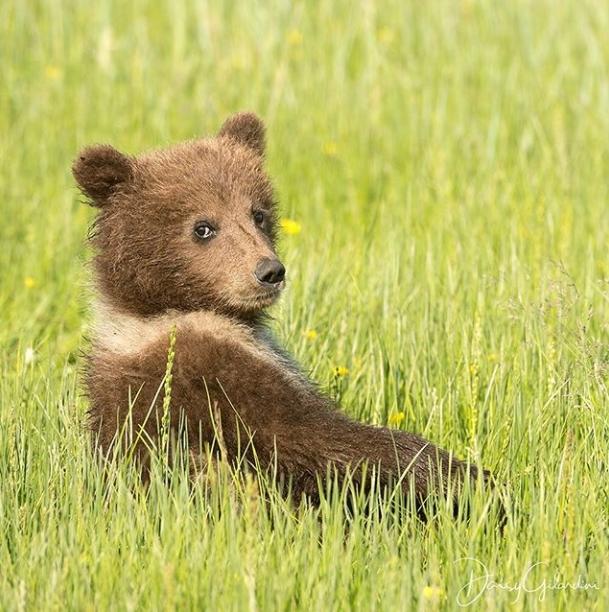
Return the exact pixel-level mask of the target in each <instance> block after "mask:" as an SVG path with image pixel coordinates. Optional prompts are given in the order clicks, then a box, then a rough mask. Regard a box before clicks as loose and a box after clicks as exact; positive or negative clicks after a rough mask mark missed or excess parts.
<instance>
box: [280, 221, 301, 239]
mask: <svg viewBox="0 0 609 612" xmlns="http://www.w3.org/2000/svg"><path fill="white" fill-rule="evenodd" d="M279 225H280V226H281V229H282V230H283V233H284V234H288V235H289V236H294V235H296V234H300V230H301V229H302V227H301V225H300V223H298V221H294V219H281V221H279Z"/></svg>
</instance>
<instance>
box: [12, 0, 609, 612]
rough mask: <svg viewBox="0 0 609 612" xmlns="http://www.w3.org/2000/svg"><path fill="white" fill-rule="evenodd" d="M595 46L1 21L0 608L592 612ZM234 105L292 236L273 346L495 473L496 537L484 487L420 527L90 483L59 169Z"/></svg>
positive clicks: (17, 10)
mask: <svg viewBox="0 0 609 612" xmlns="http://www.w3.org/2000/svg"><path fill="white" fill-rule="evenodd" d="M608 30H609V8H608V7H607V5H606V3H602V2H600V1H599V2H593V1H592V0H584V1H581V2H580V1H576V0H572V1H564V2H555V1H554V0H545V1H539V2H536V1H533V0H531V1H530V2H524V1H519V0H517V1H515V2H490V1H488V2H486V1H485V2H482V1H480V2H478V1H475V0H472V1H462V2H456V1H452V0H451V1H448V0H447V1H443V2H415V1H412V2H410V1H409V2H405V1H404V0H387V1H384V2H372V1H368V2H362V3H353V2H348V1H347V0H336V1H333V2H329V1H327V2H298V3H290V2H287V1H281V0H271V1H268V2H258V1H252V2H243V3H238V4H237V3H232V2H228V1H227V2H225V3H216V2H213V3H211V2H210V3H208V2H184V1H182V0H172V1H171V2H169V1H167V2H156V3H146V2H142V1H140V0H136V1H135V2H131V3H127V2H109V1H103V2H94V3H77V2H67V1H64V2H62V1H60V0H48V1H47V2H34V1H28V2H18V1H16V0H13V1H11V0H8V1H6V2H3V3H2V4H0V78H1V82H2V87H1V88H0V167H1V169H2V170H1V172H0V210H1V211H2V215H1V222H0V245H1V248H0V609H8V610H13V609H15V610H17V609H33V610H35V609H65V608H66V607H67V608H69V609H117V610H132V609H138V610H139V609H159V608H167V609H192V608H200V609H210V610H216V609H218V610H241V609H256V608H257V609H260V610H274V609H280V610H291V609H320V610H321V609H328V610H345V609H348V608H354V609H359V610H368V609H379V610H408V609H421V610H430V609H455V608H456V607H457V595H458V592H459V590H460V589H461V588H462V587H463V586H464V585H465V584H466V583H467V581H468V580H469V579H470V577H471V574H470V572H471V573H473V575H480V571H479V568H477V567H475V566H474V565H472V562H470V564H469V565H467V564H466V563H463V562H458V561H457V560H458V559H459V558H462V557H472V558H475V559H477V560H479V561H480V562H481V563H484V564H485V565H486V566H487V567H488V571H489V572H490V573H492V574H493V577H494V579H495V580H496V581H498V582H502V583H512V584H513V583H516V582H518V581H519V580H520V579H521V577H522V575H523V573H524V572H526V570H527V568H528V567H529V566H530V565H532V564H535V563H538V562H539V563H542V564H543V565H539V566H537V567H535V568H534V569H533V571H532V573H531V575H530V579H529V581H528V583H527V584H528V587H529V588H534V587H536V586H540V585H543V584H544V581H545V582H546V584H547V585H548V586H551V584H552V583H553V582H554V581H555V579H556V577H557V576H558V579H559V580H560V581H562V582H576V581H577V579H578V577H580V576H581V577H582V579H583V581H585V582H588V583H591V584H595V585H596V586H597V588H596V589H588V590H583V589H580V590H574V589H570V588H567V589H559V590H551V589H548V590H547V591H546V592H545V593H544V592H542V591H537V592H533V593H527V592H524V591H520V592H519V593H514V592H506V591H505V590H502V589H499V588H495V589H489V590H487V591H486V592H485V593H484V595H483V596H482V598H481V599H480V600H479V601H478V602H476V604H474V605H473V606H472V609H488V608H497V609H507V608H510V609H546V610H556V609H564V610H571V609H584V608H586V609H596V610H605V609H608V608H609V585H608V584H607V576H609V536H608V533H607V523H608V520H609V516H608V507H609V487H608V484H607V482H608V479H607V469H608V467H609V456H608V455H609V426H608V416H607V415H608V412H607V407H608V401H607V385H608V384H609V329H608V323H609V282H608V281H609V253H608V245H609V214H608V212H607V206H608V204H609V197H608V196H609V180H608V176H609V144H608V139H607V134H609V113H608V112H607V109H608V108H609V80H608V77H607V74H608V70H609V38H608V37H607V31H608ZM240 109H251V110H255V111H257V112H259V113H260V114H261V115H262V116H263V117H264V118H265V119H266V121H267V124H268V139H269V151H268V166H269V169H270V172H271V173H272V175H273V177H274V179H275V182H276V186H277V189H278V193H279V196H280V200H281V206H282V211H283V215H284V216H285V217H287V218H291V219H294V220H296V221H298V222H299V223H300V224H301V227H302V231H301V232H300V233H298V234H295V235H285V236H284V237H283V239H282V248H281V250H282V254H283V257H284V259H285V262H286V264H287V267H288V273H289V281H290V284H289V290H288V291H287V292H286V295H285V297H284V299H283V302H282V304H281V305H280V306H278V307H277V308H276V309H275V314H276V323H275V327H276V329H277V333H278V335H279V336H280V338H281V339H282V340H283V341H284V342H285V344H286V345H287V346H288V347H289V349H290V350H291V351H292V352H294V353H295V354H296V356H297V357H298V358H299V359H300V360H301V361H302V362H303V363H304V364H305V366H306V368H308V369H310V370H311V371H312V373H313V375H314V376H315V378H316V379H317V380H319V381H320V382H321V384H322V385H323V386H324V388H327V389H328V390H331V392H332V393H334V394H336V395H338V396H339V397H340V399H341V402H342V404H343V406H344V407H345V410H346V411H347V412H349V413H350V414H352V415H354V416H356V417H357V418H361V419H365V420H367V421H371V422H375V423H387V422H388V420H389V419H390V416H391V415H393V417H392V420H393V422H396V421H397V420H399V417H398V418H396V417H395V414H394V413H397V412H399V413H401V412H403V413H404V418H403V420H402V421H401V423H400V425H399V426H400V427H402V428H405V429H410V430H413V431H417V432H420V433H423V434H424V435H426V436H427V437H429V438H430V439H432V440H434V441H435V442H437V443H438V444H441V445H443V446H444V447H446V448H450V449H452V450H454V451H455V452H456V453H457V454H458V455H460V456H467V457H470V458H472V459H473V460H476V461H481V462H482V463H483V464H484V465H485V466H487V467H489V468H491V469H492V470H493V471H494V472H495V473H496V474H497V476H498V477H499V478H500V479H501V480H502V481H503V482H504V483H505V498H506V505H507V509H508V522H507V526H506V529H505V531H504V534H503V536H501V535H499V534H498V533H497V532H496V531H495V530H493V529H492V526H491V527H489V526H488V519H487V518H485V515H486V508H485V504H484V497H483V496H477V497H475V499H474V500H473V502H472V503H473V517H472V521H471V522H470V523H468V524H465V523H463V522H461V523H454V522H453V521H451V520H449V519H448V518H447V517H446V516H444V515H442V516H440V517H439V519H438V520H437V521H435V522H433V523H431V524H429V525H427V526H423V525H421V524H418V523H417V521H416V520H415V519H414V518H412V517H411V516H409V515H408V514H404V513H395V512H393V513H392V512H389V513H385V514H384V515H383V517H382V518H369V519H368V518H366V517H365V516H362V515H361V514H358V513H357V512H356V515H355V517H353V518H352V519H351V520H349V521H347V520H346V519H345V518H344V516H343V511H342V506H341V501H340V497H337V496H335V497H334V498H333V499H332V500H331V501H329V502H327V503H325V504H324V505H323V506H322V508H321V510H320V511H319V512H315V511H313V510H311V509H309V510H304V509H303V510H301V511H299V512H294V511H292V510H290V509H289V508H288V507H287V506H286V505H285V504H283V503H282V502H281V501H280V500H278V499H276V498H273V500H272V501H271V503H270V505H269V506H265V505H264V504H262V503H260V501H259V499H258V497H257V493H256V488H255V487H253V486H251V484H252V483H248V482H246V483H245V484H243V483H241V484H239V483H232V482H231V479H230V476H227V475H224V476H222V475H221V476H222V477H221V478H219V481H218V483H217V486H213V487H211V489H210V491H207V492H204V491H203V489H202V488H201V489H198V490H195V491H194V492H192V493H191V492H190V491H189V489H188V487H187V485H186V482H185V479H184V478H177V479H175V480H174V481H173V483H172V485H171V487H166V486H164V485H163V484H162V482H161V480H162V479H161V478H159V479H157V480H155V481H154V482H153V484H152V486H151V489H150V491H149V493H148V496H147V497H144V495H143V494H142V491H141V490H139V489H138V487H136V486H134V484H133V482H134V480H133V473H132V471H131V470H129V468H128V466H125V465H123V466H119V467H118V468H117V469H116V470H115V471H114V472H113V473H112V474H111V477H110V478H109V480H108V481H106V482H104V480H103V479H102V475H101V473H100V470H99V468H98V467H97V466H96V465H95V464H94V462H93V461H92V459H91V457H90V454H89V449H88V445H87V437H86V435H85V433H84V430H83V422H84V415H85V411H86V403H85V401H84V400H83V398H82V396H81V394H80V390H79V383H78V367H79V360H80V357H79V351H80V350H81V348H82V347H83V346H84V343H85V340H83V333H84V331H85V329H86V325H87V321H88V316H89V315H88V306H87V301H88V298H87V289H86V286H87V280H88V274H87V269H86V266H85V262H86V260H87V257H88V254H87V248H86V242H85V236H86V233H87V227H88V225H89V223H90V221H91V218H92V211H91V210H90V209H88V207H86V206H84V205H83V204H82V201H81V200H82V198H81V197H80V196H79V194H78V193H77V191H76V189H75V188H74V185H73V182H72V179H71V176H70V164H71V160H72V159H73V157H74V156H75V154H76V152H77V151H78V149H79V148H80V147H82V146H84V145H86V144H90V143H93V142H111V143H112V144H114V145H115V146H117V147H119V148H121V149H123V150H125V151H127V152H132V153H136V152H140V151H143V150H145V149H147V148H153V147H159V146H163V145H165V144H169V143H172V142H176V141H180V140H182V139H185V138H190V137H194V136H198V135H204V134H209V133H213V132H214V131H215V130H217V128H218V127H219V125H220V123H221V122H222V120H223V119H224V118H225V117H226V115H227V114H229V113H230V112H233V111H236V110H240ZM307 330H315V331H316V332H317V337H316V338H310V337H307V336H306V335H305V332H306V331H307ZM312 335H313V334H309V336H312ZM32 350H33V351H34V359H33V361H32V360H31V359H29V358H30V357H31V356H32ZM26 356H27V357H28V358H27V359H26ZM336 366H343V367H346V368H348V370H349V374H348V375H347V376H345V377H343V378H340V379H339V380H334V379H333V376H332V369H333V368H334V367H336ZM542 595H545V597H543V598H542V597H541V596H542ZM514 602H515V603H514Z"/></svg>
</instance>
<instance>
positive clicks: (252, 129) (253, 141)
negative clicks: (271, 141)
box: [218, 113, 265, 156]
mask: <svg viewBox="0 0 609 612" xmlns="http://www.w3.org/2000/svg"><path fill="white" fill-rule="evenodd" d="M264 132H265V129H264V123H263V122H262V119H260V117H258V116H257V115H255V114H254V113H237V114H236V115H232V116H231V117H229V118H228V119H227V120H226V121H225V122H224V124H223V125H222V127H221V128H220V131H219V132H218V136H228V137H229V138H232V139H233V140H236V141H237V142H239V143H240V144H242V145H245V146H246V147H249V148H250V149H253V150H254V151H256V153H258V155H260V156H263V155H264V147H265V137H264Z"/></svg>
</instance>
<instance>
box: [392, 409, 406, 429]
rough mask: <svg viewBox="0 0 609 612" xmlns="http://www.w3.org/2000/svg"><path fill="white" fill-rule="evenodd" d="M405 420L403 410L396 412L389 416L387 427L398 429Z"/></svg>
mask: <svg viewBox="0 0 609 612" xmlns="http://www.w3.org/2000/svg"><path fill="white" fill-rule="evenodd" d="M405 418H406V414H405V413H404V411H403V410H396V411H395V412H392V413H391V414H390V415H389V425H393V426H394V427H399V426H400V425H401V423H402V421H403V420H404V419H405Z"/></svg>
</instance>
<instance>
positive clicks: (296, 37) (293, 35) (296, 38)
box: [288, 28, 302, 47]
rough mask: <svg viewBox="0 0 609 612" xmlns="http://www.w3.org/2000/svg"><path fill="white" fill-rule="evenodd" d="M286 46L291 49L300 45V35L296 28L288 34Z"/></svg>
mask: <svg viewBox="0 0 609 612" xmlns="http://www.w3.org/2000/svg"><path fill="white" fill-rule="evenodd" d="M288 44H289V45H290V46H292V47H298V46H299V45H302V33H301V32H300V31H299V30H297V29H296V28H294V29H293V30H290V31H289V32H288Z"/></svg>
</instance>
